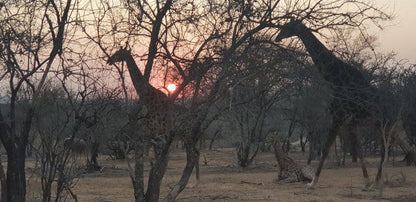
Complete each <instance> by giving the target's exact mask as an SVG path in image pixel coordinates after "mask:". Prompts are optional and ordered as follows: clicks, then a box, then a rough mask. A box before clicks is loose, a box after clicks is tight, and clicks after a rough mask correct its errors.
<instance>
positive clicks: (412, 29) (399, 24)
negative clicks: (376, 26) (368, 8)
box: [376, 0, 416, 63]
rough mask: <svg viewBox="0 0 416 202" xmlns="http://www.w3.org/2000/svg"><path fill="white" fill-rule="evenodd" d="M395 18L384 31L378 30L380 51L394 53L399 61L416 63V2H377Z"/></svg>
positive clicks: (409, 0)
mask: <svg viewBox="0 0 416 202" xmlns="http://www.w3.org/2000/svg"><path fill="white" fill-rule="evenodd" d="M376 2H377V4H380V6H383V7H385V8H386V9H387V11H389V12H393V15H394V16H395V18H394V20H393V21H392V22H389V23H388V25H387V26H385V28H384V29H383V30H378V31H377V34H378V37H379V40H378V43H379V45H380V46H379V49H378V50H379V51H381V52H384V53H387V52H391V51H394V52H395V53H397V58H398V59H408V60H409V62H410V63H416V0H376Z"/></svg>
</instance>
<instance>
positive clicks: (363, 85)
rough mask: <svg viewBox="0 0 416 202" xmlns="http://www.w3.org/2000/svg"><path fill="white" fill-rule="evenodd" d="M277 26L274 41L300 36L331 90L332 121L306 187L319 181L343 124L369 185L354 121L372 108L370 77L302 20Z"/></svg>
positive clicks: (356, 122) (365, 180) (365, 115)
mask: <svg viewBox="0 0 416 202" xmlns="http://www.w3.org/2000/svg"><path fill="white" fill-rule="evenodd" d="M280 28H281V31H280V33H279V35H278V36H277V38H276V41H277V42H279V41H281V40H282V39H285V38H288V37H292V36H297V37H299V38H300V40H301V41H302V42H303V44H304V45H305V48H306V50H307V51H308V52H309V54H310V56H311V58H312V60H313V62H314V63H315V65H316V66H317V68H318V70H319V72H320V73H321V75H322V76H323V78H324V79H325V80H326V81H327V82H328V84H329V85H330V87H331V88H332V90H333V100H332V102H331V103H330V106H329V111H330V113H331V115H332V124H331V126H330V129H329V133H328V136H327V140H326V143H325V145H324V149H323V152H322V157H321V160H320V162H319V165H318V168H317V170H316V173H315V177H314V178H313V180H312V182H311V183H310V184H309V186H310V187H314V186H315V185H316V183H317V182H318V179H319V175H320V173H321V170H322V167H323V164H324V161H325V159H326V157H327V156H328V152H329V149H330V147H331V145H332V144H333V142H334V141H335V138H336V136H337V134H338V132H339V130H340V127H341V126H343V125H345V126H346V127H347V130H348V131H350V134H349V135H350V136H349V138H350V139H351V143H352V145H353V147H354V150H355V152H356V154H357V156H358V158H359V159H360V164H361V168H362V172H363V176H364V182H365V187H366V188H369V187H370V180H369V176H368V172H367V168H366V166H365V163H364V157H363V155H362V152H361V148H360V146H359V145H360V144H359V138H358V137H357V134H356V131H355V130H356V127H357V124H358V123H359V122H360V121H362V120H363V119H364V118H366V117H367V116H369V115H370V113H371V110H373V105H372V104H374V101H375V96H372V95H374V93H372V92H371V91H372V90H373V88H372V86H371V85H370V82H369V80H367V79H366V78H365V77H364V75H363V74H362V73H361V72H360V71H359V70H357V69H356V68H354V67H352V66H350V65H348V64H346V63H344V62H343V61H341V60H340V59H338V58H337V57H336V56H335V55H334V54H333V53H331V51H329V50H328V49H327V48H326V47H325V46H324V45H323V44H322V43H321V42H320V41H319V40H318V39H317V38H316V37H315V35H314V34H313V33H312V32H311V30H310V29H308V28H307V27H306V26H305V25H304V24H302V22H301V21H299V20H292V21H290V22H288V23H286V24H284V25H282V26H281V27H280Z"/></svg>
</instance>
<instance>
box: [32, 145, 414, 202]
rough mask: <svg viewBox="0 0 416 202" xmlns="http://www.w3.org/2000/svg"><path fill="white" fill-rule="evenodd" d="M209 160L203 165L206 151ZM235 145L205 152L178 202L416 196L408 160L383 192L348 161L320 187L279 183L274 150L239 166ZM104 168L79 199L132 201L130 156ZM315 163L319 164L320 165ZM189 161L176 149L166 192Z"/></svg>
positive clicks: (82, 183)
mask: <svg viewBox="0 0 416 202" xmlns="http://www.w3.org/2000/svg"><path fill="white" fill-rule="evenodd" d="M204 155H205V157H206V159H207V160H208V163H207V165H203V156H204ZM235 155H236V154H235V150H234V149H218V150H213V151H202V152H201V181H200V183H199V184H197V183H196V180H195V177H194V176H193V177H192V179H191V180H190V182H189V183H188V186H187V188H186V189H185V190H184V191H183V192H182V193H181V195H180V196H179V198H178V201H416V167H414V166H413V167H406V166H404V164H403V163H402V162H398V159H400V158H401V157H397V158H396V161H395V162H392V161H390V162H389V163H388V164H387V165H386V167H387V168H386V173H387V178H388V183H387V184H386V185H385V186H384V189H383V191H382V192H380V191H373V192H367V191H362V188H363V183H362V173H361V169H360V168H359V164H356V163H351V161H350V160H348V161H347V162H346V165H345V166H342V167H337V166H334V163H331V160H330V161H329V162H328V163H327V164H326V167H325V169H324V170H323V172H322V174H321V178H320V181H319V183H318V186H317V187H316V189H314V190H310V189H306V186H305V184H300V183H295V184H283V185H281V184H276V183H274V182H273V180H274V179H275V178H277V174H278V169H277V165H276V160H275V159H274V156H273V154H272V153H260V154H259V156H258V157H257V159H256V162H255V164H254V165H253V166H250V167H249V168H245V169H242V168H239V167H238V166H237V165H236V160H235V159H236V157H235ZM290 155H291V157H294V159H296V160H297V162H298V163H300V164H303V165H304V164H306V162H305V159H306V155H305V156H303V155H302V153H300V152H295V153H291V154H290ZM367 161H368V167H369V172H370V174H371V178H372V179H374V175H375V173H376V166H377V162H378V158H368V160H367ZM100 163H101V164H102V165H103V166H104V167H105V168H104V170H103V172H102V173H99V172H98V173H90V174H85V175H83V176H82V177H81V178H80V179H79V181H78V183H77V186H76V188H75V189H74V192H75V193H76V194H77V196H78V199H79V201H94V202H107V201H108V202H109V201H126V202H127V201H132V200H133V190H132V185H131V181H130V178H129V175H128V169H127V163H126V162H125V161H114V160H110V159H108V158H107V157H103V158H102V159H101V162H100ZM316 163H317V162H314V164H313V166H316ZM184 164H185V154H184V153H183V152H180V151H175V152H173V153H172V154H171V160H170V162H169V167H168V171H167V173H166V176H165V178H164V180H163V188H162V193H161V196H162V197H163V196H164V195H165V194H166V192H167V191H168V190H169V187H172V186H173V185H174V184H175V183H176V182H177V181H178V180H179V178H180V176H181V172H182V169H183V167H184ZM36 184H37V183H36V182H35V180H32V182H30V181H29V191H28V197H29V198H32V199H33V198H37V197H36V195H38V194H39V190H40V188H38V186H37V185H36Z"/></svg>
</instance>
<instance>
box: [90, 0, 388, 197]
mask: <svg viewBox="0 0 416 202" xmlns="http://www.w3.org/2000/svg"><path fill="white" fill-rule="evenodd" d="M350 5H354V6H356V7H358V8H359V9H360V12H357V11H349V10H347V9H344V8H346V7H348V6H350ZM91 9H92V11H89V12H90V14H91V15H90V16H93V20H92V21H89V20H85V21H84V22H83V23H82V27H83V29H84V33H85V34H86V36H87V38H89V39H90V40H91V41H93V42H94V43H95V44H97V47H98V48H99V49H100V50H101V51H102V52H103V53H104V54H105V56H106V57H109V56H111V57H109V58H110V59H109V62H110V63H112V64H114V67H115V69H116V72H117V73H118V74H119V75H120V80H121V83H122V85H124V84H125V83H126V82H127V81H128V80H126V79H125V78H126V77H128V76H127V75H125V74H124V71H125V66H123V65H119V64H120V63H117V62H121V61H125V62H126V64H127V70H128V72H129V74H130V75H129V76H130V79H131V83H132V86H133V87H134V89H135V91H136V92H135V93H136V95H135V96H138V97H140V101H141V102H142V104H143V106H144V108H145V109H147V114H146V117H155V116H156V115H159V114H160V113H161V111H165V112H164V113H165V115H166V117H171V116H172V114H171V112H173V111H170V110H165V109H173V108H176V106H175V105H174V104H173V103H175V101H176V102H177V103H179V101H180V99H178V97H179V95H181V97H182V98H183V99H184V100H185V99H186V100H187V101H189V102H185V103H186V105H185V106H187V110H186V111H187V112H188V113H187V114H190V115H192V116H194V117H196V118H194V119H192V120H193V121H192V122H190V123H188V124H187V125H186V126H187V127H185V128H187V129H189V130H188V131H190V132H189V133H185V134H184V135H183V137H182V138H183V139H184V142H185V146H186V149H187V164H186V166H185V169H184V172H183V175H182V177H181V179H180V181H179V183H178V184H177V185H175V186H174V187H173V189H172V190H171V192H170V193H169V194H168V196H167V197H166V198H165V200H166V201H172V200H175V198H176V197H177V196H178V194H179V193H180V192H181V191H182V190H183V189H184V188H185V186H186V184H187V182H188V180H189V175H190V173H192V170H193V168H194V167H195V166H196V165H197V163H198V157H199V155H198V154H199V152H198V150H197V149H196V147H195V145H196V143H197V142H198V139H199V138H200V137H201V131H203V130H204V128H206V125H207V124H208V123H210V122H211V120H212V119H215V117H216V116H215V115H213V113H210V110H211V109H212V108H213V107H214V105H215V102H216V101H218V100H219V97H220V94H221V93H222V92H225V89H226V87H227V85H226V84H227V83H226V78H227V77H228V76H230V73H231V71H229V69H230V68H231V67H233V66H234V65H235V64H234V62H233V61H234V60H233V58H234V57H235V54H236V52H237V51H238V50H239V49H244V47H247V45H248V43H247V41H249V40H250V39H251V38H252V37H254V36H256V35H263V34H265V33H267V35H268V36H272V35H273V33H275V32H276V30H275V29H274V28H276V27H279V26H277V25H279V24H280V23H281V21H282V20H283V19H286V18H287V17H289V16H299V17H302V18H304V19H306V20H308V21H310V23H311V24H313V25H314V28H316V29H317V30H318V29H322V28H328V29H334V30H336V29H341V28H342V27H343V26H347V27H358V28H361V25H362V23H363V21H370V20H372V21H374V22H376V23H377V22H378V21H379V20H382V19H386V18H388V17H389V16H388V15H385V14H384V13H383V12H381V11H379V10H377V9H376V8H375V7H374V6H372V5H370V4H368V3H366V2H365V1H359V0H355V1H349V2H348V3H345V2H343V1H340V0H332V1H317V2H313V1H307V2H304V3H302V2H300V1H228V0H218V1H208V2H201V1H198V2H195V1H188V0H184V1H177V2H173V1H170V0H167V1H164V2H160V1H124V2H122V3H120V2H111V3H108V2H105V1H101V2H98V3H97V4H91ZM334 9H336V10H338V11H340V12H339V13H338V12H334ZM341 11H342V12H341ZM344 11H345V12H344ZM374 11H375V12H374ZM372 12H374V13H375V14H374V13H372ZM264 41H265V42H266V43H267V41H270V38H269V40H264ZM120 46H123V47H126V48H123V49H120V48H119V47H120ZM142 47H144V48H142ZM123 50H124V53H128V54H127V55H128V57H126V55H124V58H123V59H122V60H120V59H118V60H116V57H115V56H116V55H117V54H114V52H115V51H118V52H117V53H120V52H119V51H123ZM139 67H143V68H142V69H140V68H139ZM158 67H161V68H158ZM158 75H168V76H167V77H164V76H162V78H160V77H158ZM164 78H166V79H164ZM158 79H160V80H162V81H164V82H162V83H163V84H160V82H154V83H153V82H152V80H153V81H157V80H158ZM165 81H166V82H175V83H177V84H178V88H177V90H176V91H174V92H172V93H170V94H169V95H166V94H164V93H163V90H162V89H163V88H164V87H165V84H166V82H165ZM126 86H128V85H126ZM159 87H160V88H159ZM124 89H126V88H124ZM124 92H125V94H128V90H124ZM126 97H128V96H126ZM155 100H156V101H157V102H153V101H155ZM156 105H157V106H156ZM173 114H175V112H173ZM214 114H215V113H214ZM133 115H134V113H133ZM131 120H132V121H135V119H131ZM136 120H137V119H136ZM160 125H161V126H163V125H165V124H164V123H163V124H160ZM179 125H180V124H179ZM176 126H178V125H176ZM160 130H161V131H160V132H161V133H160V134H162V133H164V134H165V135H159V134H157V135H156V136H161V137H163V138H162V139H164V140H166V141H162V142H163V144H161V145H159V146H161V147H155V146H154V147H153V148H154V149H155V150H157V152H155V153H156V154H157V156H156V157H157V158H156V161H155V163H154V164H153V167H152V169H151V171H150V172H151V174H150V175H149V179H148V180H149V183H148V187H147V190H146V191H145V188H144V183H143V180H144V179H143V176H144V175H143V166H142V159H143V158H142V152H141V151H136V152H138V153H137V155H136V157H137V158H136V170H135V174H134V176H135V177H134V178H133V179H132V181H133V185H134V189H135V197H136V201H157V200H158V199H159V192H160V182H161V180H162V178H163V176H164V172H165V170H166V165H167V161H168V151H169V146H170V143H171V140H172V139H173V136H174V134H175V130H177V128H175V127H172V125H170V126H169V127H162V128H161V129H160ZM155 134H156V133H154V134H153V136H152V134H147V135H146V136H147V137H146V136H144V137H142V138H138V139H139V140H143V141H144V140H145V139H146V138H149V137H152V138H153V137H154V136H155ZM137 135H139V134H137ZM152 138H149V139H152ZM153 140H155V139H153ZM140 144H142V143H140V142H139V144H138V145H140ZM139 148H140V147H139Z"/></svg>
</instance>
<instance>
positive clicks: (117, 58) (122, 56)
mask: <svg viewBox="0 0 416 202" xmlns="http://www.w3.org/2000/svg"><path fill="white" fill-rule="evenodd" d="M129 55H131V50H127V48H120V50H118V51H117V52H115V53H114V54H113V55H112V56H110V57H109V58H108V60H107V64H114V63H116V62H121V61H125V60H126V58H127V57H128V56H129Z"/></svg>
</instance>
